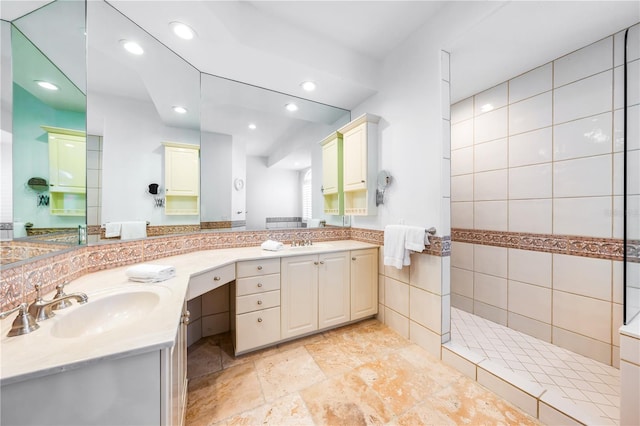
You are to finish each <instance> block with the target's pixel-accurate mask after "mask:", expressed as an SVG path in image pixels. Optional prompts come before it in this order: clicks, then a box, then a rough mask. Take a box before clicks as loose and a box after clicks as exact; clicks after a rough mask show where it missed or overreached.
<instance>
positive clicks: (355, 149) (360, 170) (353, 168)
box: [342, 123, 367, 192]
mask: <svg viewBox="0 0 640 426" xmlns="http://www.w3.org/2000/svg"><path fill="white" fill-rule="evenodd" d="M342 144H343V145H342V146H343V148H342V149H343V153H344V154H343V155H344V159H343V160H344V164H343V179H344V191H345V192H346V191H355V190H358V189H366V188H367V123H362V124H360V125H359V126H357V127H354V128H353V129H351V130H349V131H348V132H346V133H345V134H344V136H343V142H342Z"/></svg>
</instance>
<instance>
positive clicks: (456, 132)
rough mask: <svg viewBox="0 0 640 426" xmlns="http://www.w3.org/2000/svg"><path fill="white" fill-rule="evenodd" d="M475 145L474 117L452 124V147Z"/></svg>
mask: <svg viewBox="0 0 640 426" xmlns="http://www.w3.org/2000/svg"><path fill="white" fill-rule="evenodd" d="M471 145H473V119H469V120H465V121H460V122H458V123H455V124H452V125H451V149H460V148H464V147H467V146H471Z"/></svg>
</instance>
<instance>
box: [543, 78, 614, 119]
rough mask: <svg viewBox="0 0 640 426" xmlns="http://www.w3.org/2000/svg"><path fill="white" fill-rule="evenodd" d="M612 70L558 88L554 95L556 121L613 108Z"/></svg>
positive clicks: (599, 112)
mask: <svg viewBox="0 0 640 426" xmlns="http://www.w3.org/2000/svg"><path fill="white" fill-rule="evenodd" d="M612 89H613V75H612V71H605V72H602V73H600V74H596V75H594V76H592V77H588V78H585V79H584V80H579V81H576V82H575V83H571V84H568V85H566V86H562V87H559V88H557V89H556V90H555V91H554V95H553V117H554V123H555V124H559V123H564V122H567V121H570V120H575V119H577V118H583V117H589V116H591V115H596V114H601V113H603V112H606V111H610V110H611V106H612V104H611V91H612Z"/></svg>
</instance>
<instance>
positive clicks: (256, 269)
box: [236, 258, 280, 278]
mask: <svg viewBox="0 0 640 426" xmlns="http://www.w3.org/2000/svg"><path fill="white" fill-rule="evenodd" d="M236 268H237V274H236V275H237V276H238V278H242V277H253V276H256V275H268V274H279V273H280V258H276V259H261V260H247V261H244V262H238V263H237V265H236Z"/></svg>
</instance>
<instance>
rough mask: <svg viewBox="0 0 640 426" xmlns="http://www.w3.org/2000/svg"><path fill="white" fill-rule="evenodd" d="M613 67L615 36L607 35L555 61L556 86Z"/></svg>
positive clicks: (554, 82) (554, 76)
mask: <svg viewBox="0 0 640 426" xmlns="http://www.w3.org/2000/svg"><path fill="white" fill-rule="evenodd" d="M612 67H613V37H607V38H605V39H603V40H600V41H597V42H595V43H593V44H590V45H589V46H586V47H583V48H582V49H579V50H577V51H575V52H573V53H570V54H568V55H566V56H563V57H561V58H559V59H557V60H555V61H554V63H553V84H554V86H555V87H559V86H564V85H565V84H568V83H571V82H573V81H576V80H579V79H581V78H584V77H588V76H590V75H593V74H597V73H599V72H602V71H605V70H608V69H610V68H612Z"/></svg>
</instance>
